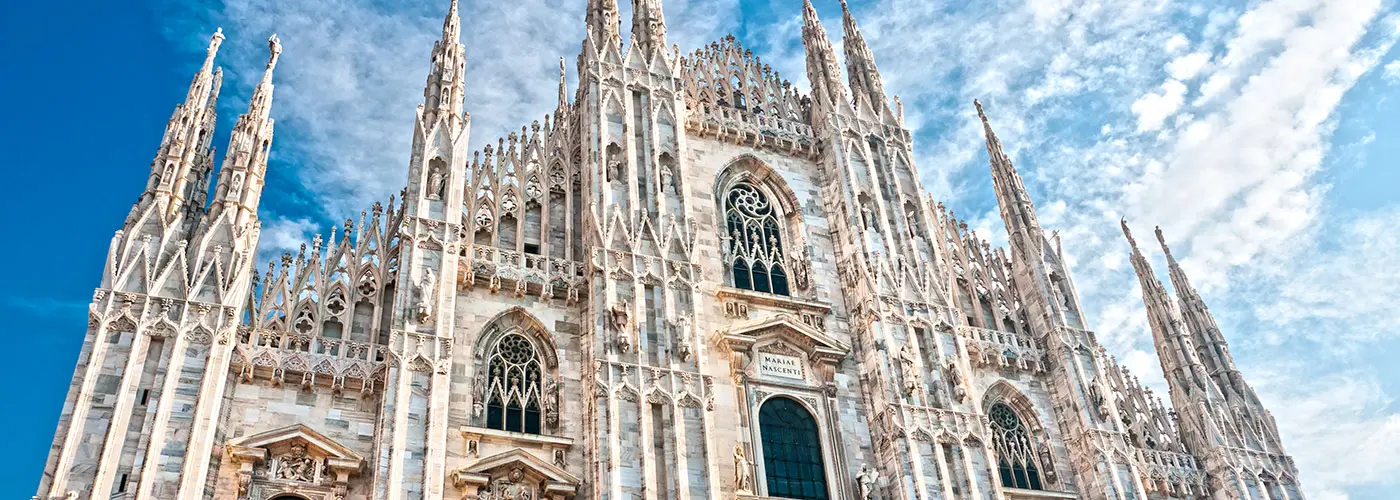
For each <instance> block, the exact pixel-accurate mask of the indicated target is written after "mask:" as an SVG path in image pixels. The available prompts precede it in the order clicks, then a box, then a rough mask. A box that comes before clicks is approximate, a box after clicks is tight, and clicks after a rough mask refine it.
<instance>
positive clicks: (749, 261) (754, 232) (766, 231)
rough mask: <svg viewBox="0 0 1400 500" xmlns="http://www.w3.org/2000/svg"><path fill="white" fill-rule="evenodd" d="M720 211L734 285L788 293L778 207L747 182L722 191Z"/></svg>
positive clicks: (765, 291) (757, 290)
mask: <svg viewBox="0 0 1400 500" xmlns="http://www.w3.org/2000/svg"><path fill="white" fill-rule="evenodd" d="M724 214H725V219H726V221H727V229H728V231H729V234H728V236H729V249H728V250H729V252H728V253H727V255H728V256H729V258H730V259H732V260H731V262H730V268H731V271H732V273H733V276H734V286H735V287H738V288H743V289H746V290H753V291H755V292H764V293H775V294H778V295H788V293H789V292H788V275H787V270H786V269H784V264H783V261H784V258H783V236H782V231H780V230H779V228H780V227H781V226H780V225H779V223H778V210H777V209H776V207H774V205H773V203H772V202H771V201H770V200H769V199H768V196H767V195H766V194H764V193H763V191H761V190H759V189H758V188H757V187H755V186H754V185H752V184H749V183H747V182H740V183H738V184H735V185H734V187H732V188H730V189H729V193H727V194H726V195H725V203H724Z"/></svg>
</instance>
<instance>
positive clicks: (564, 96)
mask: <svg viewBox="0 0 1400 500" xmlns="http://www.w3.org/2000/svg"><path fill="white" fill-rule="evenodd" d="M565 75H566V73H565V72H564V58H562V57H561V58H559V110H560V111H563V110H565V109H567V108H568V107H569V94H568V89H569V84H568V82H567V81H566V80H565V79H564V77H565Z"/></svg>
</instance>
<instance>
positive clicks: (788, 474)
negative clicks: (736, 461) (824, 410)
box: [758, 397, 827, 500]
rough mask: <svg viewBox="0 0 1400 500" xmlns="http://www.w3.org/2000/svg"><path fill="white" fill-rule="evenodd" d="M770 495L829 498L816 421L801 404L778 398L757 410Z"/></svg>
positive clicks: (801, 499) (807, 499)
mask: <svg viewBox="0 0 1400 500" xmlns="http://www.w3.org/2000/svg"><path fill="white" fill-rule="evenodd" d="M758 422H759V424H758V425H759V433H760V436H761V439H762V443H763V470H764V475H765V479H766V480H767V482H766V483H767V485H768V496H770V497H782V498H796V499H799V500H827V486H826V465H825V463H824V461H823V460H822V444H821V435H820V432H819V431H818V429H817V420H816V419H815V418H813V417H812V414H811V412H808V411H807V409H806V408H804V407H803V406H802V405H801V404H800V403H798V402H797V401H794V400H792V399H790V398H784V397H776V398H773V399H770V400H768V401H767V402H765V403H763V406H762V407H761V408H759V411H758Z"/></svg>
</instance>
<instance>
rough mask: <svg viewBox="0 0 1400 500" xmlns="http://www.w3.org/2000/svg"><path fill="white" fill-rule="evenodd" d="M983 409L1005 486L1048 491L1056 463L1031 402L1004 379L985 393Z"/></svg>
mask: <svg viewBox="0 0 1400 500" xmlns="http://www.w3.org/2000/svg"><path fill="white" fill-rule="evenodd" d="M982 410H983V412H984V413H985V414H986V415H987V418H988V420H989V425H988V429H989V430H990V432H991V442H992V452H993V453H994V458H995V460H996V469H997V473H998V476H1000V479H1001V484H1002V486H1005V487H1007V488H1020V489H1027V490H1043V489H1045V484H1046V482H1047V479H1050V480H1052V481H1053V478H1054V477H1055V464H1054V463H1053V461H1052V459H1051V458H1050V453H1049V444H1048V443H1047V439H1046V438H1045V433H1044V432H1043V430H1042V427H1041V426H1040V423H1039V420H1038V419H1037V418H1036V412H1035V408H1034V407H1033V406H1031V403H1030V400H1029V399H1028V398H1026V396H1025V395H1024V394H1022V393H1021V392H1020V391H1018V390H1016V388H1014V387H1012V386H1011V384H1009V383H1007V382H1006V381H1005V380H1001V381H997V382H996V383H995V384H993V385H992V387H990V388H988V389H987V392H986V393H984V394H983V397H982Z"/></svg>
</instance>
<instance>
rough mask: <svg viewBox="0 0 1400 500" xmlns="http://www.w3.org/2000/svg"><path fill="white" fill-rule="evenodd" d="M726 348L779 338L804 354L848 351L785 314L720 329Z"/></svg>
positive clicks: (843, 354) (819, 355) (838, 355)
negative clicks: (726, 344)
mask: <svg viewBox="0 0 1400 500" xmlns="http://www.w3.org/2000/svg"><path fill="white" fill-rule="evenodd" d="M723 336H724V341H725V342H726V343H728V345H729V347H730V349H734V350H748V349H749V348H751V347H753V346H754V345H762V344H767V343H770V342H772V341H774V340H782V341H785V342H786V343H788V344H790V345H793V346H795V347H797V348H799V349H802V350H803V351H805V353H806V354H807V355H808V356H811V357H816V358H827V359H830V360H832V361H835V360H840V359H841V358H844V357H846V355H847V354H848V353H850V352H851V346H850V345H847V344H846V343H845V342H842V341H841V340H839V339H837V338H835V337H832V336H830V335H827V334H826V333H824V332H822V331H821V330H818V329H816V328H812V327H811V326H809V325H807V324H806V323H803V322H802V321H800V320H798V319H796V318H793V317H792V316H789V315H786V314H778V315H775V316H769V317H766V318H759V319H755V320H751V321H746V322H743V323H740V324H738V325H735V326H733V327H731V328H729V329H728V330H725V331H724V332H723Z"/></svg>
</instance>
